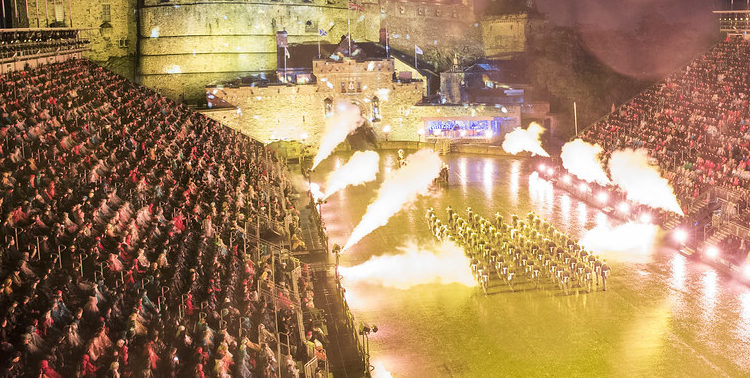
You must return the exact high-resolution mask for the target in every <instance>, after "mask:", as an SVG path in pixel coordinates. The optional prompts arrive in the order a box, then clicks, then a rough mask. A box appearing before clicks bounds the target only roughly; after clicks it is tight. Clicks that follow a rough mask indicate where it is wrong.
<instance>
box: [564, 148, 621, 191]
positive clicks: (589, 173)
mask: <svg viewBox="0 0 750 378" xmlns="http://www.w3.org/2000/svg"><path fill="white" fill-rule="evenodd" d="M602 151H603V150H602V147H601V146H600V145H598V144H590V143H586V142H584V141H583V140H581V139H576V140H574V141H572V142H568V143H565V145H564V146H563V148H562V152H561V153H560V158H562V163H563V167H565V169H567V170H568V172H570V173H572V174H574V175H576V176H577V177H578V178H580V179H581V180H584V181H586V182H595V183H597V184H600V185H609V184H611V182H610V181H609V177H607V172H605V171H604V168H603V167H602V163H601V160H600V159H599V155H600V154H601V153H602Z"/></svg>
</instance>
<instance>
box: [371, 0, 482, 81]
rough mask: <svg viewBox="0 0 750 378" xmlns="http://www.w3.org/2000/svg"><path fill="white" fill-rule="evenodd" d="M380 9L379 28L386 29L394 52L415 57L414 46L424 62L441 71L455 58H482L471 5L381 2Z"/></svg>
mask: <svg viewBox="0 0 750 378" xmlns="http://www.w3.org/2000/svg"><path fill="white" fill-rule="evenodd" d="M381 9H382V12H383V13H384V17H383V19H382V21H381V27H382V28H386V27H387V28H388V34H389V35H390V38H389V41H390V45H391V46H392V47H393V48H395V49H398V50H401V51H403V52H405V53H408V54H414V45H415V44H416V45H417V46H419V47H420V48H421V49H422V51H424V59H425V60H427V61H430V62H433V63H438V65H439V67H440V68H445V67H449V66H450V65H451V63H452V61H453V56H454V55H458V56H459V57H461V58H463V59H467V60H472V59H473V58H476V57H480V56H481V55H482V44H481V33H480V28H479V23H478V22H476V21H475V17H474V11H473V9H472V7H471V6H470V3H469V4H463V3H456V2H453V3H448V2H445V3H428V2H403V1H384V2H383V3H381ZM430 68H431V69H434V68H435V66H434V64H433V66H432V67H430Z"/></svg>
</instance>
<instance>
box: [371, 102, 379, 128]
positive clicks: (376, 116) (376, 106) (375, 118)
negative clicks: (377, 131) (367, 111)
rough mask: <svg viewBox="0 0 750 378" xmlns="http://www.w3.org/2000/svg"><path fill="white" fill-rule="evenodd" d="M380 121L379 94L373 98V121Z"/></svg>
mask: <svg viewBox="0 0 750 378" xmlns="http://www.w3.org/2000/svg"><path fill="white" fill-rule="evenodd" d="M378 121H380V99H379V98H378V96H375V97H373V98H372V122H378Z"/></svg>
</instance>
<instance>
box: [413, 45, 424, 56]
mask: <svg viewBox="0 0 750 378" xmlns="http://www.w3.org/2000/svg"><path fill="white" fill-rule="evenodd" d="M414 54H420V55H422V54H424V51H422V49H420V48H419V46H417V45H414Z"/></svg>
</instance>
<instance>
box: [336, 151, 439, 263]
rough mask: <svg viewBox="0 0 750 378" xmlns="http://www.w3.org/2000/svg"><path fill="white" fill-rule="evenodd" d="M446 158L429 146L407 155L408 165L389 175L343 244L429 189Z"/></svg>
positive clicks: (348, 244)
mask: <svg viewBox="0 0 750 378" xmlns="http://www.w3.org/2000/svg"><path fill="white" fill-rule="evenodd" d="M442 165H443V162H442V161H441V160H440V157H438V154H437V153H436V152H434V151H430V150H427V149H425V150H420V151H417V152H416V153H414V154H412V155H409V156H408V157H407V158H406V165H405V166H403V167H401V168H399V169H398V170H396V171H394V172H392V173H391V174H390V175H388V177H386V179H385V181H383V184H382V185H381V186H380V189H378V195H377V197H376V199H375V201H374V202H372V203H371V204H370V205H369V206H367V212H365V215H364V216H363V217H362V220H361V221H360V222H359V224H358V225H357V227H355V228H354V231H353V232H352V235H351V236H350V237H349V240H348V241H347V242H346V245H344V248H343V249H347V248H349V247H351V246H353V245H354V244H356V243H357V242H358V241H360V240H361V239H362V238H363V237H365V236H367V234H369V233H370V232H372V231H374V230H375V229H376V228H378V227H381V226H385V224H386V223H388V219H390V218H391V217H392V216H393V215H394V214H396V213H397V212H399V211H400V210H401V209H402V208H403V207H404V206H405V205H407V204H408V203H411V202H412V201H414V200H415V199H417V195H419V194H423V193H426V192H427V190H428V189H429V187H430V184H431V183H432V181H433V180H434V179H435V178H436V177H438V175H439V174H440V168H441V167H442Z"/></svg>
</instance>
